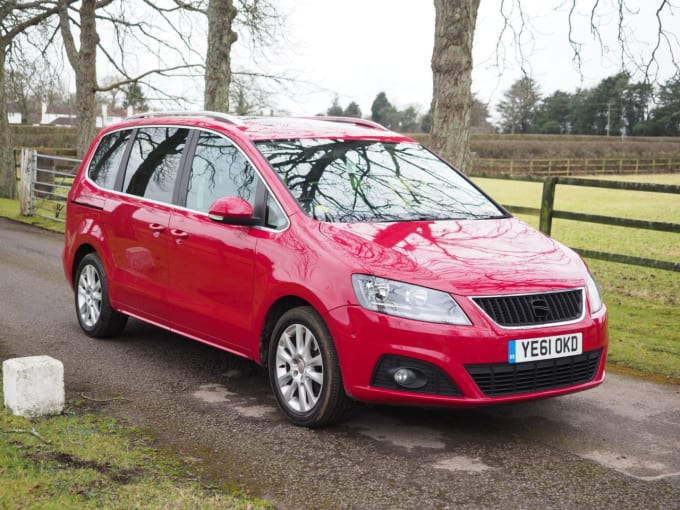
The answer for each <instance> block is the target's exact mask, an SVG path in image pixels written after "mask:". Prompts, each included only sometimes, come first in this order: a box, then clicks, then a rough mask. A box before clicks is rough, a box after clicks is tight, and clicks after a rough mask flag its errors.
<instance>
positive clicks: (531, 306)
mask: <svg viewBox="0 0 680 510" xmlns="http://www.w3.org/2000/svg"><path fill="white" fill-rule="evenodd" d="M472 299H473V301H474V302H475V303H477V305H479V307H480V308H481V309H482V310H484V312H485V313H486V314H487V315H488V316H489V317H490V318H491V320H493V321H494V322H495V323H496V324H498V325H500V326H505V327H525V326H539V325H543V324H554V323H557V322H569V321H575V320H578V319H580V318H581V316H582V314H583V290H582V289H574V290H567V291H561V292H547V293H545V294H523V295H520V296H496V297H477V298H472Z"/></svg>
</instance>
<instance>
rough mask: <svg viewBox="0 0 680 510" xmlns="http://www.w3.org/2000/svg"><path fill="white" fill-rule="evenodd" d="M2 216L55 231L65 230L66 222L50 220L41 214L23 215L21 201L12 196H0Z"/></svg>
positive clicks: (0, 212)
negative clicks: (20, 211)
mask: <svg viewBox="0 0 680 510" xmlns="http://www.w3.org/2000/svg"><path fill="white" fill-rule="evenodd" d="M0 216H1V217H3V218H9V219H11V220H15V221H20V222H22V223H26V224H28V225H35V226H36V227H40V228H44V229H47V230H51V231H53V232H61V233H63V232H64V224H63V223H61V222H59V221H53V220H49V219H47V218H43V217H41V216H22V215H21V214H19V201H18V200H14V199H11V198H0Z"/></svg>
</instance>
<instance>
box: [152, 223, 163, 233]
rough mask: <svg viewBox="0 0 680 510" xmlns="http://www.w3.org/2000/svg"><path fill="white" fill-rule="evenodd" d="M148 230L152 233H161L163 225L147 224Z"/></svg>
mask: <svg viewBox="0 0 680 510" xmlns="http://www.w3.org/2000/svg"><path fill="white" fill-rule="evenodd" d="M149 228H150V229H151V230H153V231H154V232H163V231H164V230H165V225H161V224H160V223H149Z"/></svg>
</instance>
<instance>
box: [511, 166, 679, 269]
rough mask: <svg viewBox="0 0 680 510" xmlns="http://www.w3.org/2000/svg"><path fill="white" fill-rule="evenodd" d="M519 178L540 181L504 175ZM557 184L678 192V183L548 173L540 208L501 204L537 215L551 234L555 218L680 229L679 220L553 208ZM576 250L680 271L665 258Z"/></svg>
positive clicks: (613, 224)
mask: <svg viewBox="0 0 680 510" xmlns="http://www.w3.org/2000/svg"><path fill="white" fill-rule="evenodd" d="M505 178H507V179H512V180H518V181H541V180H542V179H539V178H535V177H534V178H532V177H514V178H512V177H507V176H506V177H505ZM558 184H562V185H567V186H586V187H593V188H606V189H618V190H628V191H647V192H653V193H671V194H676V195H680V186H678V185H673V184H651V183H641V182H621V181H600V180H594V179H578V178H574V177H547V178H545V180H543V194H542V197H541V208H540V209H537V208H533V207H519V206H504V207H505V208H506V209H507V210H508V211H510V212H512V213H516V214H530V215H538V216H539V218H540V222H539V230H540V231H541V232H543V233H544V234H547V235H550V233H551V231H552V221H553V219H554V218H561V219H565V220H573V221H585V222H588V223H599V224H603V225H612V226H617V227H628V228H640V229H646V230H655V231H657V232H674V233H680V223H669V222H661V221H648V220H639V219H628V218H616V217H613V216H600V215H596V214H585V213H578V212H572V211H559V210H555V208H554V204H555V191H556V188H557V185H558ZM574 250H575V251H577V252H578V253H580V254H581V255H583V256H584V257H589V258H593V259H599V260H606V261H609V262H620V263H623V264H631V265H635V266H643V267H651V268H655V269H665V270H668V271H678V272H680V262H669V261H665V260H656V259H649V258H644V257H634V256H631V255H622V254H619V253H607V252H600V251H594V250H589V249H586V248H574Z"/></svg>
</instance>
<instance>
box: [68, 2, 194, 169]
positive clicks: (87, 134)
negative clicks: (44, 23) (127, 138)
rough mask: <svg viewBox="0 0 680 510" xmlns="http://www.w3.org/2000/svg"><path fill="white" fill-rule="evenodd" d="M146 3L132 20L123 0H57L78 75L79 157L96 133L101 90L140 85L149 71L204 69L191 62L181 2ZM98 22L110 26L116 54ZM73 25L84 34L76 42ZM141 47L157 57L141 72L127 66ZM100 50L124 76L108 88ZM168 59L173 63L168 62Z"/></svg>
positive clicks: (169, 72)
mask: <svg viewBox="0 0 680 510" xmlns="http://www.w3.org/2000/svg"><path fill="white" fill-rule="evenodd" d="M144 6H145V8H146V9H147V11H142V9H141V8H140V9H139V10H137V11H136V12H135V13H134V17H133V18H130V15H129V13H128V12H127V8H128V7H129V6H127V5H126V2H124V1H123V0H82V1H81V2H80V4H79V6H78V7H74V6H71V5H70V2H69V0H59V32H60V34H61V36H62V39H63V42H64V48H65V50H66V55H67V56H68V60H69V62H70V64H71V67H72V68H73V70H74V72H75V75H76V103H75V104H76V115H77V116H78V125H77V129H78V135H77V150H78V153H79V154H80V155H81V156H82V155H84V154H85V151H86V150H87V148H88V146H89V144H90V141H91V140H92V138H93V137H94V135H95V133H96V125H95V122H96V113H97V112H96V106H97V102H96V93H97V92H107V91H110V90H113V89H121V88H123V87H125V86H127V85H130V84H132V83H138V82H139V83H142V82H143V80H144V79H145V78H147V77H149V76H151V75H160V76H173V75H176V74H175V73H177V72H186V71H187V70H192V69H195V68H200V67H201V65H200V64H198V63H192V62H191V61H190V59H191V58H192V57H196V54H195V52H194V51H193V50H192V49H191V44H190V41H189V38H188V37H187V36H185V34H184V33H183V32H182V30H181V28H186V25H185V24H183V23H181V22H180V21H179V20H178V19H177V16H180V15H181V14H182V12H183V9H182V8H181V7H178V6H177V5H173V6H171V7H163V6H162V5H156V3H154V2H153V1H151V0H144ZM114 7H115V9H114ZM145 14H146V15H147V16H145ZM173 15H174V16H173ZM76 16H77V18H76ZM154 16H155V17H156V18H157V19H160V20H161V23H162V27H158V26H156V25H154V21H157V20H156V19H154ZM99 23H107V24H108V25H109V30H110V31H111V32H112V33H113V36H114V39H115V48H114V50H115V53H114V51H113V50H112V49H111V48H110V47H109V46H107V45H103V44H102V43H101V40H100V35H99V29H98V24H99ZM74 27H76V28H77V30H78V31H79V34H80V35H79V41H78V44H76V42H75V38H74V36H73V29H74ZM168 32H171V33H174V35H175V36H176V38H175V39H174V40H173V41H169V38H168V37H167V34H168ZM178 41H179V44H178ZM138 46H141V47H142V50H145V51H147V52H148V53H149V54H150V55H152V56H153V57H155V58H156V62H155V63H154V64H155V65H154V66H152V68H151V69H147V70H145V71H142V72H139V70H137V71H136V72H134V73H133V72H131V71H129V70H128V66H127V65H126V62H127V58H126V57H127V56H128V54H130V53H132V52H134V51H135V49H136V48H137V47H138ZM98 53H101V54H102V55H103V56H104V57H105V59H106V60H107V61H108V63H109V64H110V65H112V66H113V67H114V69H115V70H116V71H117V72H118V73H119V74H120V76H121V79H120V80H118V81H116V82H113V83H111V82H109V83H107V85H105V86H104V85H99V84H98V82H97V73H96V69H97V65H96V64H97V55H98ZM131 60H133V59H131ZM170 61H172V63H170V64H169V63H166V62H170ZM177 62H179V64H178V63H177ZM146 85H147V86H148V87H151V88H153V89H154V90H156V91H157V92H159V93H160V94H162V95H164V96H165V97H166V98H168V97H172V95H171V94H169V93H168V92H166V91H164V90H161V89H160V88H158V87H155V86H153V85H151V84H149V83H146Z"/></svg>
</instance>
